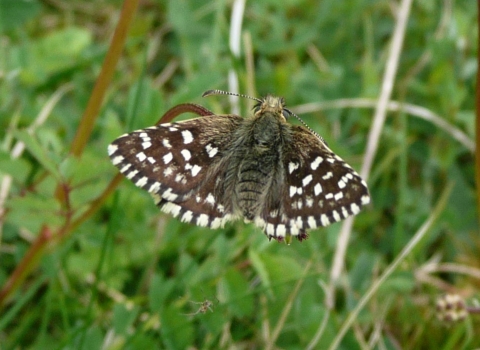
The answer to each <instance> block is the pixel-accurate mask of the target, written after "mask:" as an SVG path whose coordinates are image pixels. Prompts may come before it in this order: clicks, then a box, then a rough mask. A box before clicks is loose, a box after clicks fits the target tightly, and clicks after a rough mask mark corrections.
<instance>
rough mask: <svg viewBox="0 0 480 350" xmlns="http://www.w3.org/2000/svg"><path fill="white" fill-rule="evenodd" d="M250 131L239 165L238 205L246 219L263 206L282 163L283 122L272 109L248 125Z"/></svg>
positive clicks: (237, 171) (249, 218)
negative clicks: (273, 178)
mask: <svg viewBox="0 0 480 350" xmlns="http://www.w3.org/2000/svg"><path fill="white" fill-rule="evenodd" d="M245 127H246V129H247V131H248V132H247V133H245V135H247V136H246V137H245V139H244V144H243V145H242V147H240V150H239V151H240V153H243V155H242V157H241V158H239V162H238V164H237V169H236V183H237V184H236V186H235V195H234V196H235V198H234V200H235V202H236V203H235V206H236V207H237V209H238V210H240V212H241V213H242V215H243V216H244V217H245V218H246V219H247V220H253V219H254V217H255V216H257V215H259V211H260V208H262V207H263V206H264V203H265V198H266V197H267V194H268V191H269V189H270V184H271V181H272V178H271V177H272V174H274V173H275V168H276V167H278V166H279V158H280V151H281V128H282V126H281V122H280V121H279V120H278V119H277V117H276V116H274V115H273V114H271V113H266V114H264V115H263V116H262V117H260V118H257V119H254V120H252V121H251V123H248V124H247V125H245Z"/></svg>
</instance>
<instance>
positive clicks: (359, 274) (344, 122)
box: [0, 0, 480, 349]
mask: <svg viewBox="0 0 480 350" xmlns="http://www.w3.org/2000/svg"><path fill="white" fill-rule="evenodd" d="M121 6H122V2H121V1H119V0H103V1H88V0H73V1H57V0H44V1H39V0H30V1H26V0H2V1H1V2H0V34H1V37H0V50H1V51H0V139H1V140H2V141H1V150H0V176H2V181H3V182H2V186H4V185H5V181H6V180H5V178H6V176H8V175H10V176H11V180H12V182H11V185H10V186H9V187H8V188H7V190H6V191H2V194H4V195H6V201H3V200H2V202H1V205H2V207H1V208H0V209H2V210H3V209H5V210H4V211H2V215H1V216H0V224H1V233H0V238H1V240H0V286H2V285H3V286H4V287H3V288H5V287H6V286H7V282H8V281H9V279H10V278H12V274H13V272H14V270H15V268H18V266H19V264H21V262H22V261H23V259H25V255H26V252H27V251H28V250H29V249H30V248H31V247H32V244H33V242H35V240H36V238H37V237H38V235H39V234H40V232H42V227H43V228H45V226H48V227H49V228H50V229H51V230H52V231H53V232H55V228H58V227H61V226H62V225H63V224H64V223H65V222H66V221H69V220H74V219H75V218H78V217H80V216H81V215H82V214H83V213H85V212H86V210H87V208H88V207H89V205H90V203H91V201H92V200H94V199H95V198H97V197H98V195H99V194H100V193H101V192H102V191H104V189H105V188H106V187H107V185H108V184H109V183H110V181H111V180H112V178H113V177H114V176H115V174H116V170H115V169H114V167H113V166H112V165H111V163H110V161H109V160H108V157H107V154H106V147H107V145H108V143H109V142H111V141H112V140H113V139H115V138H116V137H118V136H119V135H120V134H122V133H124V132H127V131H131V130H133V129H136V128H142V127H146V126H150V125H153V124H154V123H155V122H156V121H157V120H158V118H159V117H160V116H161V115H162V114H163V113H164V112H165V111H166V110H167V109H168V108H170V107H172V106H174V105H176V104H178V103H184V102H194V103H199V104H202V105H204V106H206V107H207V108H209V109H212V110H214V111H216V112H218V113H221V112H223V113H225V112H228V111H229V108H230V106H229V101H228V99H227V98H223V97H210V98H208V99H201V97H200V96H201V94H202V92H204V91H206V90H208V89H214V88H219V89H224V90H226V89H228V88H229V87H228V84H227V76H228V74H229V71H230V70H233V71H234V72H235V73H236V74H237V76H238V78H239V82H240V92H248V93H253V94H255V95H256V96H261V95H263V94H266V93H274V94H276V95H280V96H284V97H285V98H286V101H287V103H288V106H289V107H290V108H291V109H292V110H296V107H297V108H300V107H299V105H301V104H305V103H311V102H325V101H336V100H339V99H346V98H348V99H353V98H369V99H374V100H375V99H377V98H378V96H379V93H380V89H381V86H382V77H383V72H384V69H385V65H386V59H387V57H388V50H389V47H390V43H391V36H392V32H393V30H394V27H395V16H396V14H397V11H398V3H397V2H394V1H387V0H382V1H369V0H354V1H348V2H347V1H338V0H321V1H310V0H288V1H277V0H275V1H273V0H265V1H247V2H246V8H245V14H244V18H243V34H245V35H246V36H243V37H242V39H245V38H247V40H246V41H244V40H242V53H241V55H240V57H235V56H234V55H232V53H231V52H230V49H229V29H230V15H231V10H232V4H231V2H228V1H222V0H217V1H195V0H149V1H142V2H141V4H140V7H139V8H138V12H137V13H136V15H135V20H134V22H133V25H132V26H131V28H130V31H129V35H128V39H127V42H126V45H125V49H124V52H123V55H122V58H121V60H120V62H119V64H118V66H117V68H116V74H115V77H114V80H113V82H112V84H111V85H110V87H109V91H108V95H107V98H106V100H105V101H104V104H103V107H102V110H101V113H100V116H99V118H98V119H97V122H96V124H95V126H94V130H93V134H92V136H91V138H90V139H89V143H88V145H87V147H86V149H85V151H84V152H83V155H82V156H81V157H80V158H75V157H72V156H69V150H70V146H71V143H72V140H73V138H74V135H75V133H76V130H77V127H78V124H79V122H80V118H81V116H82V113H83V111H84V110H85V107H86V104H87V101H88V99H89V97H90V94H91V93H92V88H93V86H94V84H95V81H96V79H97V76H98V73H99V71H100V68H101V66H102V64H103V59H104V56H105V53H106V51H107V49H108V47H109V45H110V39H111V35H112V33H113V31H114V29H115V26H116V24H117V21H118V16H119V13H120V10H121ZM248 37H250V38H251V43H252V46H251V50H252V52H253V56H252V58H253V63H254V71H253V73H254V74H253V75H249V71H248V69H247V65H246V56H245V52H246V51H245V46H243V43H245V42H246V43H247V44H248V42H249V41H248ZM477 39H478V38H477V23H476V3H475V2H474V1H458V2H452V1H447V0H445V1H430V0H418V1H414V2H413V5H412V9H411V12H410V17H409V19H408V27H407V32H406V37H405V42H404V46H403V49H402V52H401V57H400V64H399V70H398V74H397V76H396V81H395V86H394V90H393V96H392V99H393V100H395V101H399V102H405V103H410V104H413V105H416V106H419V107H423V108H424V109H426V110H428V111H430V112H433V113H435V114H436V115H438V116H440V118H441V120H443V121H444V122H447V123H448V127H447V128H446V130H444V129H440V128H439V127H438V126H436V125H434V124H433V123H432V122H430V121H427V120H424V119H421V118H418V117H416V116H414V115H413V114H410V113H401V112H395V111H392V112H389V113H388V118H387V120H386V124H385V126H384V128H383V130H382V138H381V143H380V148H379V150H378V153H377V155H376V158H375V162H374V165H373V169H372V174H371V176H370V178H369V181H368V182H369V187H370V190H371V195H372V205H371V206H370V207H369V208H367V209H366V210H364V211H363V212H362V213H361V214H359V215H358V216H357V217H356V220H355V224H354V229H353V234H352V237H351V241H350V245H349V249H348V252H347V256H346V261H345V264H346V266H345V271H344V273H343V274H342V277H341V279H340V281H339V282H338V284H337V286H336V292H335V301H336V302H335V305H334V307H333V309H328V307H327V306H326V304H325V297H326V296H325V289H324V286H325V285H328V284H329V283H331V281H330V270H331V268H332V263H333V256H334V253H335V249H336V243H337V237H338V232H339V230H340V227H341V224H335V225H332V226H330V227H327V228H325V229H319V230H316V231H312V232H311V234H310V238H309V239H308V240H306V241H305V242H302V243H299V242H297V241H294V242H293V243H292V245H290V246H286V245H283V244H278V243H276V242H269V241H268V240H267V239H266V237H265V236H264V235H263V234H262V233H261V232H260V230H259V229H256V228H255V227H253V226H252V225H247V224H244V223H241V222H238V223H235V224H233V225H229V226H227V227H226V228H225V229H219V230H208V229H205V228H199V227H194V226H190V225H187V224H182V223H180V222H179V221H178V220H175V219H171V218H170V217H168V216H165V215H164V214H162V213H160V212H159V211H158V210H157V208H156V207H155V206H154V204H153V202H152V200H151V198H150V197H149V196H148V194H147V193H145V192H143V191H141V190H140V189H138V188H136V187H135V186H133V185H132V184H131V183H129V182H128V181H127V180H124V181H122V182H121V185H120V186H119V187H118V190H117V191H116V192H115V193H114V194H113V195H111V196H109V197H108V199H107V200H106V202H105V203H103V205H102V207H101V209H100V210H99V211H97V212H96V214H95V215H94V216H92V217H90V218H89V220H87V221H85V222H84V223H83V224H82V225H81V226H79V227H78V228H76V229H75V230H74V231H73V232H69V233H68V234H66V235H64V236H62V237H53V238H52V240H51V243H50V244H48V248H47V249H46V250H45V252H44V253H43V254H41V257H40V259H39V260H38V261H36V262H35V263H34V265H33V267H34V268H33V270H32V273H30V274H29V275H28V276H27V278H26V279H24V280H22V282H21V283H20V284H19V285H18V287H17V288H15V289H14V290H13V293H11V295H9V298H8V301H7V302H6V303H5V304H4V306H3V309H1V310H0V348H2V349H11V348H16V349H23V348H30V349H43V348H49V349H52V348H62V349H100V348H104V349H124V348H125V349H147V348H148V349H186V348H189V349H220V348H221V349H265V348H277V349H304V348H306V347H307V345H308V344H309V343H310V342H311V340H312V338H313V337H314V335H315V333H316V332H317V330H318V328H319V327H320V325H321V323H322V321H324V322H325V324H324V325H325V328H324V329H323V332H322V334H321V337H320V339H319V342H318V344H317V345H316V346H315V348H318V349H323V348H327V347H328V346H330V345H331V344H332V343H333V341H334V339H335V337H336V336H337V335H338V332H339V329H340V327H341V325H342V324H344V322H345V320H346V319H347V317H348V315H349V314H350V313H351V312H352V310H353V308H354V307H355V305H357V303H358V301H359V300H360V298H361V297H362V296H363V295H365V293H366V291H367V290H368V289H369V288H370V287H371V286H372V284H374V283H375V281H377V280H378V278H379V276H380V275H381V273H382V272H383V271H385V269H386V268H387V267H388V266H389V265H390V264H391V263H392V261H393V260H394V259H395V258H396V257H397V256H398V254H399V253H400V251H401V250H402V248H403V247H405V245H406V244H407V243H408V242H409V241H410V239H411V238H412V236H413V235H414V233H415V232H416V231H417V230H419V228H420V227H421V226H422V225H423V224H424V222H425V221H426V220H427V219H428V218H429V217H430V215H431V213H432V210H433V208H434V207H435V205H436V203H437V201H438V199H439V197H440V195H441V193H442V192H443V190H444V189H445V188H446V187H448V186H450V185H452V186H453V191H452V193H451V195H450V197H449V199H448V201H447V204H446V205H445V206H444V207H443V208H442V212H441V215H440V216H439V218H438V219H437V220H436V221H435V223H434V224H433V226H432V227H431V229H430V230H429V231H428V233H427V234H426V235H425V238H424V239H423V240H422V241H421V243H420V244H419V245H417V246H416V248H415V249H414V250H413V251H412V252H411V253H410V254H409V255H408V257H407V258H406V259H405V260H404V261H403V263H402V264H401V266H400V267H399V268H398V269H397V270H396V271H395V272H394V273H393V275H391V276H390V277H389V278H388V279H387V280H386V281H385V282H383V283H382V285H381V287H380V289H379V290H378V292H377V293H376V294H375V295H374V296H373V297H372V299H371V300H370V301H369V302H368V304H367V305H366V307H365V308H364V309H363V310H362V312H361V313H360V314H359V315H358V316H357V317H356V318H355V320H354V322H353V325H352V327H351V328H350V329H349V330H348V332H347V333H346V335H345V337H343V339H342V341H341V345H340V346H341V348H342V349H370V348H372V349H373V348H378V349H399V348H404V349H427V348H429V349H463V348H464V349H472V348H475V347H480V319H479V317H478V315H475V314H471V315H470V316H468V317H467V319H466V320H465V321H462V322H458V323H454V324H448V325H446V324H445V323H444V322H441V321H440V320H438V318H437V316H436V310H435V301H436V299H437V297H438V296H440V295H442V294H444V293H447V292H449V293H457V294H459V295H460V296H461V297H462V298H464V300H465V302H466V303H467V304H468V305H470V306H475V302H476V301H477V300H478V297H479V290H478V288H479V286H480V260H479V258H478V257H479V256H480V236H479V229H478V218H477V217H476V204H475V200H474V195H475V193H474V175H473V173H474V162H473V158H474V157H473V150H472V149H471V148H469V146H468V145H469V143H468V142H470V144H471V143H472V142H473V140H474V139H475V136H474V102H475V100H474V87H475V74H476V70H477V65H476V52H477V49H478V48H477V47H476V42H477ZM247 47H248V45H247ZM247 52H248V51H247ZM249 82H253V83H254V87H255V91H249V89H248V83H249ZM247 103H248V102H247V101H240V104H241V111H242V115H248V114H249V113H250V111H249V109H248V107H247ZM50 106H51V107H50ZM42 113H44V114H43V116H45V121H44V122H42V124H41V125H39V126H38V127H35V128H32V125H35V123H36V120H37V118H38V117H41V116H42ZM372 116H373V108H352V106H351V105H349V102H345V104H344V105H342V107H337V108H329V109H326V108H321V107H319V108H318V109H317V110H316V111H314V112H312V113H306V114H303V115H302V118H303V119H304V120H305V121H306V122H307V123H308V124H309V125H310V126H311V127H312V128H313V129H314V130H315V131H317V132H318V133H319V134H320V135H322V136H323V137H324V138H325V139H326V141H327V142H328V143H329V145H330V147H331V148H332V149H333V150H334V151H335V152H337V153H338V154H339V155H340V156H342V157H343V158H344V159H346V160H347V161H348V162H349V163H350V164H351V165H352V166H353V167H354V168H356V169H357V170H360V168H361V164H362V160H363V155H364V152H365V148H366V143H367V138H368V132H369V128H370V126H371V121H372ZM185 117H187V116H185ZM454 127H455V128H458V129H460V130H461V131H463V133H464V134H465V140H466V142H465V143H462V142H459V141H458V140H457V139H455V138H454V130H453V128H454ZM20 141H21V142H23V144H24V145H25V151H24V152H22V153H20V154H18V155H17V156H13V155H14V154H15V145H16V144H17V143H18V142H20ZM467 141H468V142H467ZM59 185H61V186H63V188H64V189H65V192H66V193H67V194H68V200H67V201H63V202H62V201H60V200H59V197H58V196H57V195H56V193H57V194H58V192H57V191H58V186H59ZM300 284H301V285H300ZM296 286H299V289H298V291H297V289H296ZM205 300H210V301H212V302H213V307H212V309H213V312H210V311H208V312H206V313H205V314H203V313H198V314H196V315H185V314H192V313H195V312H196V311H198V309H199V307H200V306H201V305H200V304H195V303H193V302H202V301H205ZM290 307H291V309H289V308H290ZM283 314H285V316H286V318H285V319H283V318H282V317H283V316H282V315H283ZM276 331H278V333H276Z"/></svg>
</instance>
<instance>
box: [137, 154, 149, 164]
mask: <svg viewBox="0 0 480 350" xmlns="http://www.w3.org/2000/svg"><path fill="white" fill-rule="evenodd" d="M137 158H138V160H139V161H141V162H143V161H144V160H145V159H147V156H146V155H145V153H143V152H138V153H137Z"/></svg>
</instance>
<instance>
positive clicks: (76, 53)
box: [15, 27, 92, 85]
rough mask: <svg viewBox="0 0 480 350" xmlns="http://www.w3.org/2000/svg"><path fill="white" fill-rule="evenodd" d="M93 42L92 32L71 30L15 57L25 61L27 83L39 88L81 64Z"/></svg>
mask: <svg viewBox="0 0 480 350" xmlns="http://www.w3.org/2000/svg"><path fill="white" fill-rule="evenodd" d="M91 41H92V37H91V33H90V32H89V31H87V30H85V29H82V28H76V27H70V28H66V29H64V30H62V31H57V32H54V33H53V34H50V35H48V36H46V37H44V38H42V39H40V40H38V41H36V42H33V43H29V44H28V45H27V46H25V47H22V48H19V51H17V52H16V56H17V57H15V58H16V61H17V62H23V69H22V71H21V78H22V80H23V82H24V83H27V84H30V85H38V84H41V83H43V82H44V81H45V80H46V79H48V78H49V77H50V76H51V75H53V74H57V73H59V72H61V71H64V70H66V69H70V68H73V67H74V66H75V65H76V64H78V63H80V59H81V53H82V51H83V50H85V49H86V48H87V47H88V45H90V44H91Z"/></svg>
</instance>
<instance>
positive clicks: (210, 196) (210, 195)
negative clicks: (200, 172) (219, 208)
mask: <svg viewBox="0 0 480 350" xmlns="http://www.w3.org/2000/svg"><path fill="white" fill-rule="evenodd" d="M205 202H207V203H209V204H212V205H213V204H215V197H214V196H213V195H212V194H211V193H209V194H208V195H207V198H205Z"/></svg>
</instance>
